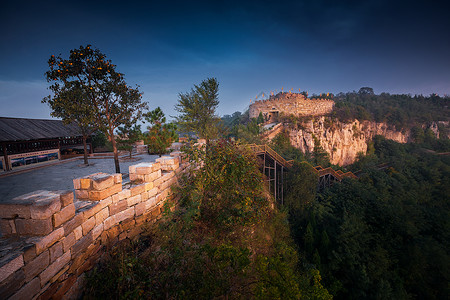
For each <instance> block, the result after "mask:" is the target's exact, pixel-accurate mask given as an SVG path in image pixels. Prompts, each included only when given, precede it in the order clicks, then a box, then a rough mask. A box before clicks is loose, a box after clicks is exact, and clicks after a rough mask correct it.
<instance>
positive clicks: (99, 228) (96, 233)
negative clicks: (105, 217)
mask: <svg viewBox="0 0 450 300" xmlns="http://www.w3.org/2000/svg"><path fill="white" fill-rule="evenodd" d="M102 233H103V223H100V224H99V225H97V226H95V227H94V228H93V229H92V239H93V240H94V241H95V240H96V239H97V238H98V237H99V236H100V235H101V234H102Z"/></svg>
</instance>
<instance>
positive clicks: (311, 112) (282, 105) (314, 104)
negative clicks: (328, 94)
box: [249, 93, 334, 121]
mask: <svg viewBox="0 0 450 300" xmlns="http://www.w3.org/2000/svg"><path fill="white" fill-rule="evenodd" d="M333 106H334V101H332V100H329V99H308V98H306V97H305V96H304V95H303V94H300V93H278V94H276V95H273V96H270V97H269V99H267V100H261V101H256V102H255V103H253V104H250V107H249V115H250V118H257V117H258V116H259V113H260V112H261V113H262V114H263V116H264V117H265V118H266V120H267V119H268V118H270V116H271V114H273V113H275V112H278V113H284V114H293V115H296V116H318V115H325V114H327V113H330V112H331V111H332V110H333ZM268 121H270V120H268Z"/></svg>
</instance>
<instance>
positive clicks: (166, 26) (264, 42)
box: [0, 0, 450, 118]
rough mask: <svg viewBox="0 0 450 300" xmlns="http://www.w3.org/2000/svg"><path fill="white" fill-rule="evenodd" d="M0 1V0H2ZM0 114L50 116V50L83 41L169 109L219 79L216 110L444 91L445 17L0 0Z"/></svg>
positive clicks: (397, 8) (235, 4) (398, 6)
mask: <svg viewBox="0 0 450 300" xmlns="http://www.w3.org/2000/svg"><path fill="white" fill-rule="evenodd" d="M4 2H5V1H4ZM8 2H9V3H2V4H1V8H0V31H1V44H0V116H10V117H29V118H49V113H50V111H49V109H48V108H47V106H46V105H45V104H41V99H42V98H43V97H44V96H46V95H48V94H49V92H48V91H47V86H48V84H47V83H46V82H45V80H44V72H45V71H46V70H47V69H48V65H47V60H48V58H49V57H50V55H51V54H60V53H61V54H62V56H63V57H67V56H68V53H69V50H70V49H73V48H78V47H79V46H80V45H86V44H92V45H93V46H95V47H97V48H99V49H100V50H101V51H102V52H103V53H105V54H106V55H107V57H108V58H109V59H111V60H112V61H113V63H114V64H116V65H117V70H118V71H119V72H122V73H125V78H126V80H127V82H128V83H129V84H131V85H135V84H138V85H139V86H140V87H141V90H142V91H143V92H144V100H145V101H148V102H149V106H150V108H151V109H153V108H155V107H157V106H160V107H161V108H162V109H163V110H164V112H165V113H166V114H167V115H174V114H175V111H174V105H175V104H176V102H177V98H178V94H179V93H180V92H187V91H188V90H189V89H190V88H191V87H192V86H193V84H197V83H200V82H201V81H202V80H203V79H205V78H207V77H217V78H218V80H219V83H220V105H219V109H218V114H220V115H223V114H231V113H233V112H234V111H237V110H239V111H243V110H245V109H246V107H247V106H248V104H249V102H250V99H254V98H255V96H256V95H257V94H259V93H260V92H266V93H269V92H270V91H275V90H277V91H280V90H281V88H282V87H284V89H285V90H289V89H291V88H293V89H294V90H295V91H298V89H299V88H301V89H302V90H307V91H309V93H310V94H312V93H316V94H318V93H323V92H325V93H326V92H332V93H338V92H347V91H352V90H358V89H359V88H360V87H362V86H369V87H372V88H374V90H375V92H376V93H381V92H389V93H411V94H424V95H428V94H430V93H433V92H435V93H438V94H441V95H443V94H450V17H449V12H450V10H449V7H448V6H447V5H446V4H445V2H436V1H383V0H381V1H371V0H368V1H320V0H319V1H317V0H315V1H243V0H242V1H212V0H211V1H204V2H202V1H162V0H161V1H142V2H141V1H104V2H102V1H89V2H87V1H67V2H65V1H14V2H13V1H8Z"/></svg>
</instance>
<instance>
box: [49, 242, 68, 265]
mask: <svg viewBox="0 0 450 300" xmlns="http://www.w3.org/2000/svg"><path fill="white" fill-rule="evenodd" d="M49 250H50V263H52V262H54V261H55V260H56V259H57V258H58V257H60V256H61V255H63V253H64V251H63V246H62V243H61V242H57V243H56V244H54V245H53V246H51V247H50V248H49Z"/></svg>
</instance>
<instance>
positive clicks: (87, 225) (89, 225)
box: [81, 217, 95, 235]
mask: <svg viewBox="0 0 450 300" xmlns="http://www.w3.org/2000/svg"><path fill="white" fill-rule="evenodd" d="M94 226H95V217H90V218H89V219H88V220H86V221H85V222H83V224H81V228H82V229H83V235H86V234H87V233H88V232H89V231H91V229H92V228H94Z"/></svg>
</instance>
